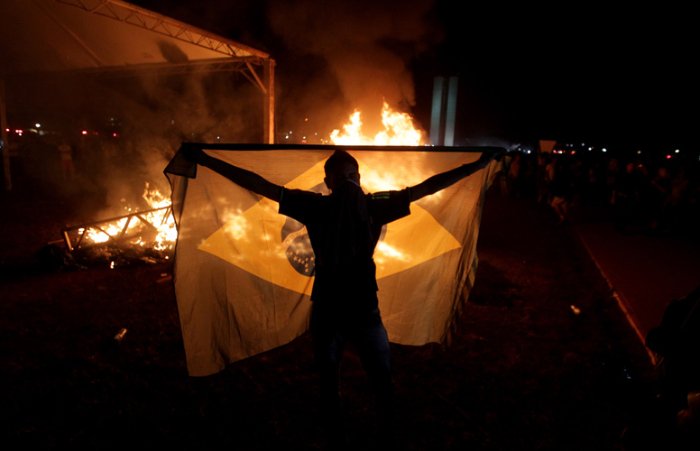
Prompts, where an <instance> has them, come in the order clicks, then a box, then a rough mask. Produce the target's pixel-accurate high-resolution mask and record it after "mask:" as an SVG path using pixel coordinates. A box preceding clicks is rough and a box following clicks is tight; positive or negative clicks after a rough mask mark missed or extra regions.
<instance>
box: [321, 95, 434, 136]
mask: <svg viewBox="0 0 700 451" xmlns="http://www.w3.org/2000/svg"><path fill="white" fill-rule="evenodd" d="M382 125H383V127H384V129H383V130H381V131H379V132H378V133H376V134H375V135H374V136H369V135H366V134H365V133H364V132H363V131H362V115H361V113H360V111H359V110H355V111H354V112H353V113H352V114H351V115H350V119H349V121H348V123H347V124H345V125H343V130H342V131H340V130H338V129H336V130H333V132H331V142H332V143H333V144H339V145H370V146H422V145H425V138H424V133H423V132H422V131H421V130H420V129H417V128H416V127H415V126H414V124H413V118H411V116H410V115H409V114H407V113H401V112H398V111H394V110H392V109H391V108H390V107H389V104H388V103H386V102H384V105H383V107H382Z"/></svg>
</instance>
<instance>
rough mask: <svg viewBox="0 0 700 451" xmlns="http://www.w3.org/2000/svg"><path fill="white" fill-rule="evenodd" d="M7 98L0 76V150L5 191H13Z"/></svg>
mask: <svg viewBox="0 0 700 451" xmlns="http://www.w3.org/2000/svg"><path fill="white" fill-rule="evenodd" d="M5 100H6V97H5V80H3V79H2V78H0V152H1V153H2V175H3V180H4V182H5V191H11V190H12V175H11V173H10V143H9V141H8V140H7V107H6V102H5Z"/></svg>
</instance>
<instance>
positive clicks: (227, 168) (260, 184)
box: [185, 148, 282, 202]
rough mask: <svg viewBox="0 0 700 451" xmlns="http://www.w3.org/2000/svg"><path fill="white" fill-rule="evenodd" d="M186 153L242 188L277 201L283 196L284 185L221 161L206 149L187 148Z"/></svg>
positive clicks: (196, 161)
mask: <svg viewBox="0 0 700 451" xmlns="http://www.w3.org/2000/svg"><path fill="white" fill-rule="evenodd" d="M185 155H186V156H187V158H188V159H189V160H191V161H193V162H195V163H198V164H201V165H202V166H204V167H207V168H209V169H211V170H212V171H214V172H217V173H219V174H221V175H222V176H224V177H226V178H227V179H229V180H231V181H232V182H233V183H235V184H236V185H239V186H240V187H242V188H245V189H247V190H249V191H252V192H254V193H256V194H260V195H261V196H265V197H267V198H268V199H272V200H274V201H276V202H279V201H280V198H281V196H282V186H280V185H277V184H274V183H272V182H270V181H269V180H266V179H265V178H263V177H262V176H260V175H258V174H256V173H255V172H252V171H249V170H247V169H243V168H239V167H238V166H234V165H232V164H229V163H226V162H225V161H221V160H219V159H218V158H214V157H211V156H209V155H207V154H206V153H204V151H202V150H201V149H196V148H190V149H186V151H185Z"/></svg>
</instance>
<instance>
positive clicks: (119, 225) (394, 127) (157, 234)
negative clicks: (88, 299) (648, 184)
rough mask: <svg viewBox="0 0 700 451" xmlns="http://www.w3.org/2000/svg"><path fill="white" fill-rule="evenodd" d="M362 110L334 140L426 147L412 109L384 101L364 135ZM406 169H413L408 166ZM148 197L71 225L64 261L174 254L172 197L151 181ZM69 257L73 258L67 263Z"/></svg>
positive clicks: (151, 259) (373, 181) (120, 261)
mask: <svg viewBox="0 0 700 451" xmlns="http://www.w3.org/2000/svg"><path fill="white" fill-rule="evenodd" d="M362 125H363V124H362V118H361V113H360V111H359V110H355V112H354V113H353V114H352V115H350V117H349V120H348V122H347V123H346V124H345V125H343V127H342V131H340V130H334V131H333V132H332V133H331V136H330V140H331V142H333V143H334V144H338V145H381V146H398V145H405V146H420V145H424V144H425V138H424V133H423V132H422V131H421V130H420V129H418V128H416V127H415V126H414V123H413V119H412V118H411V116H410V115H409V114H407V113H401V112H396V111H393V110H392V109H391V108H390V107H389V105H388V104H387V103H386V102H384V105H383V108H382V125H383V130H381V131H380V132H378V133H377V134H375V135H374V136H368V135H366V134H364V132H363V130H362ZM404 172H406V173H409V172H410V171H409V169H408V168H407V169H406V171H404ZM385 178H386V176H379V175H377V176H376V177H373V174H371V173H368V174H367V177H366V178H365V183H368V184H369V185H371V186H369V188H371V189H379V188H381V189H391V188H396V184H397V181H396V180H390V181H389V180H385ZM142 197H143V199H144V200H145V201H146V204H147V205H148V207H149V208H147V209H145V210H136V209H134V208H132V207H131V206H129V205H126V206H125V207H124V210H125V213H124V214H123V215H119V216H116V217H111V218H108V219H104V220H100V221H95V222H92V223H85V224H79V225H74V226H70V227H66V228H65V229H63V243H64V245H65V250H66V251H67V252H66V253H64V255H63V257H64V258H63V260H64V264H69V263H78V264H107V265H109V267H111V268H115V267H117V266H125V265H130V264H133V263H135V262H146V263H156V262H158V261H162V260H167V259H169V258H170V256H171V255H172V252H173V251H174V248H175V242H176V240H177V228H176V226H175V220H174V218H173V215H172V210H171V204H170V198H169V196H165V195H163V194H162V193H161V192H160V191H158V190H157V189H155V188H152V187H150V185H149V184H148V183H146V186H145V189H144V192H143V195H142ZM66 260H68V262H67V261H66Z"/></svg>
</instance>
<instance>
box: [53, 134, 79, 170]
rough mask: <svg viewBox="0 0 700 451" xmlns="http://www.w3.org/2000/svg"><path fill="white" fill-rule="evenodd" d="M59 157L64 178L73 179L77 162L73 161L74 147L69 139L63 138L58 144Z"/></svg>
mask: <svg viewBox="0 0 700 451" xmlns="http://www.w3.org/2000/svg"><path fill="white" fill-rule="evenodd" d="M57 149H58V158H59V160H60V162H61V171H62V172H61V173H62V174H63V180H71V179H73V177H75V163H74V162H73V148H72V147H71V145H70V144H68V141H66V140H65V139H62V140H61V142H60V143H59V144H58V147H57Z"/></svg>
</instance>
